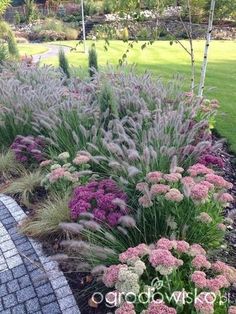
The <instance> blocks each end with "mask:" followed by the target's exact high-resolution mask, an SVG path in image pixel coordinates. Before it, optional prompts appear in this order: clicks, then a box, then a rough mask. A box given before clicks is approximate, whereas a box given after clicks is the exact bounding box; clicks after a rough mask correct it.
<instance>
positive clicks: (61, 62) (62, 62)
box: [59, 49, 70, 78]
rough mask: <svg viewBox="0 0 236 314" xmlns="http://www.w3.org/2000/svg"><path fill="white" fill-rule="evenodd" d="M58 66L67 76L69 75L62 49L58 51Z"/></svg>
mask: <svg viewBox="0 0 236 314" xmlns="http://www.w3.org/2000/svg"><path fill="white" fill-rule="evenodd" d="M59 66H60V68H61V69H62V71H63V72H64V73H65V75H66V76H67V77H68V78H69V77H70V69H69V62H68V59H67V57H66V55H65V52H64V50H63V49H60V51H59Z"/></svg>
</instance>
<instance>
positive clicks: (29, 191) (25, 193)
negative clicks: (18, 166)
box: [3, 171, 44, 206]
mask: <svg viewBox="0 0 236 314" xmlns="http://www.w3.org/2000/svg"><path fill="white" fill-rule="evenodd" d="M43 177H44V176H43V174H42V173H41V172H40V171H35V172H23V173H22V176H21V177H20V178H18V179H16V180H14V181H12V183H11V184H10V185H9V186H8V187H7V188H5V189H4V191H3V192H4V193H6V194H9V195H13V196H17V197H19V199H20V201H21V202H22V204H24V205H25V206H30V203H31V201H32V198H33V196H34V194H35V192H36V189H37V188H39V187H40V185H41V181H42V179H43Z"/></svg>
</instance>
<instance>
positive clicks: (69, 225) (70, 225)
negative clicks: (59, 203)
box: [58, 222, 84, 234]
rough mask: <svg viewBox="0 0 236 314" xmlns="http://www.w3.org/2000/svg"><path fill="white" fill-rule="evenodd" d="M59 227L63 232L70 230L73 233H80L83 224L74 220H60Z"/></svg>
mask: <svg viewBox="0 0 236 314" xmlns="http://www.w3.org/2000/svg"><path fill="white" fill-rule="evenodd" d="M58 226H59V228H60V229H62V230H63V231H65V232H70V233H73V234H80V233H81V231H82V230H83V229H84V227H83V225H81V224H78V223H75V222H61V223H59V225H58Z"/></svg>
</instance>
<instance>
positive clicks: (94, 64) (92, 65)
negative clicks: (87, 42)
mask: <svg viewBox="0 0 236 314" xmlns="http://www.w3.org/2000/svg"><path fill="white" fill-rule="evenodd" d="M88 62H89V75H90V77H93V75H94V73H95V71H98V57H97V51H96V48H95V47H94V46H93V47H92V48H91V49H90V50H89V60H88Z"/></svg>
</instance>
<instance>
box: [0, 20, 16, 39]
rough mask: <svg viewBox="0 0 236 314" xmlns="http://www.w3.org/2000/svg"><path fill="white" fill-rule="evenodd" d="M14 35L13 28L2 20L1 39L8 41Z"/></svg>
mask: <svg viewBox="0 0 236 314" xmlns="http://www.w3.org/2000/svg"><path fill="white" fill-rule="evenodd" d="M12 34H13V33H12V30H11V26H10V25H9V24H8V23H7V22H5V21H1V20H0V38H3V39H7V38H8V36H9V35H12Z"/></svg>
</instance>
